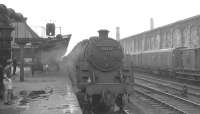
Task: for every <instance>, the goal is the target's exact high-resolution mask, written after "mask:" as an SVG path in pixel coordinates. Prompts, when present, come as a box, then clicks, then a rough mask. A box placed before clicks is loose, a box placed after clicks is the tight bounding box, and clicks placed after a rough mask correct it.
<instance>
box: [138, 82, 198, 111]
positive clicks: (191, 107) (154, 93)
mask: <svg viewBox="0 0 200 114" xmlns="http://www.w3.org/2000/svg"><path fill="white" fill-rule="evenodd" d="M135 91H136V93H137V94H140V95H142V96H144V97H145V99H146V100H148V101H150V102H151V103H150V104H152V105H153V106H155V107H156V108H161V109H165V110H167V111H168V112H169V113H170V114H199V113H200V105H198V104H196V103H194V102H191V101H189V100H186V99H183V98H180V97H177V96H175V95H172V94H169V93H165V92H162V91H159V90H157V89H155V88H151V87H147V86H145V85H140V84H135Z"/></svg>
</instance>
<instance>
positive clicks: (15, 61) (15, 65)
mask: <svg viewBox="0 0 200 114" xmlns="http://www.w3.org/2000/svg"><path fill="white" fill-rule="evenodd" d="M16 68H17V59H16V58H14V59H13V75H16Z"/></svg>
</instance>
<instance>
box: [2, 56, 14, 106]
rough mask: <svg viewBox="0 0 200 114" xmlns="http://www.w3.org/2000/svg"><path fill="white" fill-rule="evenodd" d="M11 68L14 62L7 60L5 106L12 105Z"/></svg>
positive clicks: (4, 81) (5, 69) (4, 80)
mask: <svg viewBox="0 0 200 114" xmlns="http://www.w3.org/2000/svg"><path fill="white" fill-rule="evenodd" d="M11 67H12V60H11V59H9V60H7V65H6V66H5V68H4V79H3V84H4V104H7V105H9V104H11V96H12V91H13V90H12V79H11Z"/></svg>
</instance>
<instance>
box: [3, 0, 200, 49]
mask: <svg viewBox="0 0 200 114" xmlns="http://www.w3.org/2000/svg"><path fill="white" fill-rule="evenodd" d="M199 3H200V1H199V0H0V4H5V5H6V6H7V7H8V8H13V9H14V10H15V11H16V12H20V13H22V14H23V15H24V17H27V18H28V20H27V23H28V25H29V26H30V27H31V28H32V29H33V30H34V31H36V33H38V35H39V36H44V35H45V34H44V31H45V26H46V23H48V22H54V23H55V25H56V27H61V33H62V34H63V35H64V34H72V37H71V41H70V43H69V47H68V50H67V53H68V52H70V51H71V50H72V48H73V47H74V46H75V45H76V44H77V43H78V42H80V41H82V40H83V39H88V38H89V37H91V36H97V35H98V33H97V31H98V30H99V29H107V30H109V31H110V33H109V36H110V37H112V38H114V39H115V38H116V27H117V26H118V27H120V36H121V38H124V37H127V36H131V35H134V34H138V33H141V32H144V31H147V30H149V29H150V18H153V19H154V28H157V27H160V26H164V25H167V24H170V23H173V22H176V21H179V20H183V19H186V18H189V17H192V16H196V15H199V14H200V7H199ZM56 33H59V29H58V28H57V29H56Z"/></svg>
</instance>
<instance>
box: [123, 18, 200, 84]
mask: <svg viewBox="0 0 200 114" xmlns="http://www.w3.org/2000/svg"><path fill="white" fill-rule="evenodd" d="M199 22H200V15H198V16H194V17H191V18H188V19H184V20H181V21H178V22H175V23H172V24H169V25H166V26H163V27H159V28H156V29H153V30H150V31H145V32H142V33H140V34H136V35H133V36H130V37H127V38H124V39H121V40H120V43H121V45H122V47H123V49H124V52H125V54H127V55H131V56H132V57H131V58H132V61H134V62H133V63H134V67H135V68H136V69H137V70H138V69H139V68H140V69H139V70H140V71H141V69H142V70H143V71H146V72H154V73H158V74H164V76H166V77H168V76H169V77H170V78H171V77H173V78H179V79H183V80H185V81H188V82H189V81H190V82H197V83H199V82H200V51H199V50H200V49H199V48H200V31H199V30H200V24H199Z"/></svg>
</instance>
